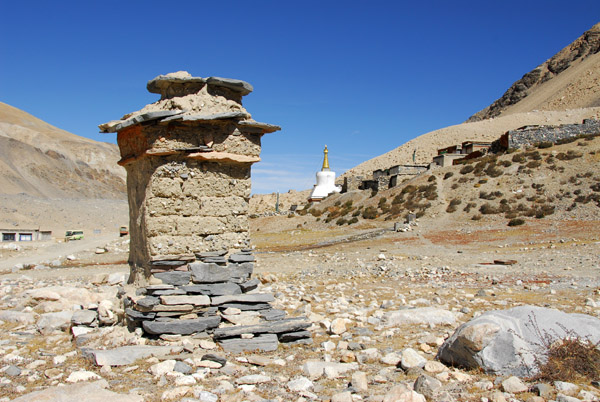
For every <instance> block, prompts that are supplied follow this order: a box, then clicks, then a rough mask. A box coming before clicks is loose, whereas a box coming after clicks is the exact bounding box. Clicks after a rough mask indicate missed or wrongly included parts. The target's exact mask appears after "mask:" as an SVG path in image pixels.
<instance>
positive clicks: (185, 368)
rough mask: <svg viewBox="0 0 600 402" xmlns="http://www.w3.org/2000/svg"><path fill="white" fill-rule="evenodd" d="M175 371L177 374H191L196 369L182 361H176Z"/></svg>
mask: <svg viewBox="0 0 600 402" xmlns="http://www.w3.org/2000/svg"><path fill="white" fill-rule="evenodd" d="M173 371H175V372H177V373H183V374H190V373H191V372H192V371H194V369H193V368H192V366H190V365H189V364H186V363H184V362H182V361H176V362H175V367H173Z"/></svg>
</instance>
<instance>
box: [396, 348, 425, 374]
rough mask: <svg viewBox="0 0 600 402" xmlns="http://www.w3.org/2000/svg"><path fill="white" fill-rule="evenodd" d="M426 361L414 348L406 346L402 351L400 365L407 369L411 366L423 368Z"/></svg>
mask: <svg viewBox="0 0 600 402" xmlns="http://www.w3.org/2000/svg"><path fill="white" fill-rule="evenodd" d="M425 363H427V359H425V358H424V357H423V356H421V355H420V354H419V353H418V352H417V351H416V350H414V349H412V348H406V349H404V350H403V351H402V360H401V362H400V365H401V366H402V368H403V369H404V370H408V369H410V368H413V367H419V368H423V367H425Z"/></svg>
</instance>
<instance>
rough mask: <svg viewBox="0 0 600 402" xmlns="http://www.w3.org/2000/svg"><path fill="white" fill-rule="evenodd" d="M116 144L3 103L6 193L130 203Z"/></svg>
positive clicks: (1, 189) (0, 153) (2, 187)
mask: <svg viewBox="0 0 600 402" xmlns="http://www.w3.org/2000/svg"><path fill="white" fill-rule="evenodd" d="M117 160H119V151H118V149H117V146H116V145H114V144H108V143H101V142H97V141H93V140H90V139H87V138H83V137H79V136H76V135H74V134H71V133H68V132H66V131H64V130H60V129H58V128H56V127H54V126H51V125H50V124H48V123H45V122H43V121H41V120H39V119H37V118H35V117H34V116H32V115H30V114H28V113H26V112H24V111H22V110H19V109H17V108H14V107H12V106H9V105H7V104H5V103H1V102H0V172H1V173H0V193H2V194H7V195H13V194H20V193H23V194H27V195H30V196H33V197H41V198H54V199H56V198H84V199H90V198H95V199H125V198H126V196H125V170H124V169H123V168H121V167H120V166H118V165H117V164H116V162H117Z"/></svg>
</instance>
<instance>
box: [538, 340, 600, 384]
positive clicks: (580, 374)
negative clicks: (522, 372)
mask: <svg viewBox="0 0 600 402" xmlns="http://www.w3.org/2000/svg"><path fill="white" fill-rule="evenodd" d="M545 346H546V347H547V349H546V351H545V358H546V359H547V360H546V362H545V363H538V368H539V373H538V374H537V375H536V376H535V377H534V380H540V381H578V382H589V381H593V380H597V379H598V378H600V342H598V343H593V342H591V341H590V340H589V339H582V338H581V337H578V336H574V337H567V338H564V339H561V340H559V341H556V342H553V343H551V344H549V345H545Z"/></svg>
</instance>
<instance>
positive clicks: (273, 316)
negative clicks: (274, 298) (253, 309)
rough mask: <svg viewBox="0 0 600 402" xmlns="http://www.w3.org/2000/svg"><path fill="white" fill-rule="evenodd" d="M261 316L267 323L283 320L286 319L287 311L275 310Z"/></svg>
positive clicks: (263, 312) (264, 312) (266, 311)
mask: <svg viewBox="0 0 600 402" xmlns="http://www.w3.org/2000/svg"><path fill="white" fill-rule="evenodd" d="M260 316H261V317H262V318H264V319H265V320H267V321H277V320H283V319H284V318H285V311H284V310H278V309H275V308H273V309H270V310H265V311H262V312H261V313H260Z"/></svg>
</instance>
